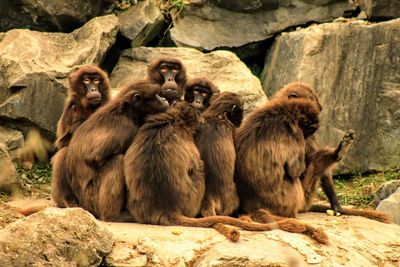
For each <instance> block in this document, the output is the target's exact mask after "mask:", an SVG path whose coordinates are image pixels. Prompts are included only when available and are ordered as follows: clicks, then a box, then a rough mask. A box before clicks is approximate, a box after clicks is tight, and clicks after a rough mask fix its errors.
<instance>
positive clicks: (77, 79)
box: [56, 65, 110, 149]
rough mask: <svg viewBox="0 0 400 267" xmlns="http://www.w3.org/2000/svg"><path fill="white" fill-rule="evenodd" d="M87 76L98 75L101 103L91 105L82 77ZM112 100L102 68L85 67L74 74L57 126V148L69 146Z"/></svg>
mask: <svg viewBox="0 0 400 267" xmlns="http://www.w3.org/2000/svg"><path fill="white" fill-rule="evenodd" d="M86 74H90V75H98V76H99V79H100V84H99V88H98V89H99V92H100V94H101V96H102V99H101V102H100V103H99V104H96V105H90V104H89V102H88V99H87V97H86V95H87V92H86V91H87V89H86V88H85V87H84V84H83V81H82V77H83V76H84V75H86ZM109 98H110V84H109V80H108V76H107V73H105V72H104V71H102V70H101V69H100V68H98V67H96V66H91V65H85V66H82V67H81V68H79V69H78V70H77V71H75V72H73V73H72V74H71V75H70V77H69V88H68V97H67V99H66V101H65V105H64V111H63V113H62V115H61V118H60V120H59V121H58V125H57V140H56V147H57V149H61V148H63V147H65V146H68V144H69V142H70V141H71V138H72V134H73V133H74V131H75V130H76V129H77V128H78V127H79V126H80V125H81V124H82V123H83V122H84V121H85V120H87V118H88V117H89V116H90V115H91V114H92V113H93V112H94V111H95V110H96V109H97V108H99V107H100V106H102V105H104V104H105V103H107V101H108V100H109Z"/></svg>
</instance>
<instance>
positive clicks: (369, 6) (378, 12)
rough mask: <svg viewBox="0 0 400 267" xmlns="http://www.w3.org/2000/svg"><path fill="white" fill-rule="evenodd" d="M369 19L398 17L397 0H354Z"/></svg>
mask: <svg viewBox="0 0 400 267" xmlns="http://www.w3.org/2000/svg"><path fill="white" fill-rule="evenodd" d="M356 3H357V4H358V5H359V7H360V9H361V10H362V11H365V12H366V13H367V16H368V18H369V19H394V18H399V17H400V1H398V0H359V1H356Z"/></svg>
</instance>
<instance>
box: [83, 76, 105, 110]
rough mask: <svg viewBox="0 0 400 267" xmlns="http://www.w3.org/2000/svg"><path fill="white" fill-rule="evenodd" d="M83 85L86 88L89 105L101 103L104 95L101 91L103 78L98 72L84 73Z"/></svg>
mask: <svg viewBox="0 0 400 267" xmlns="http://www.w3.org/2000/svg"><path fill="white" fill-rule="evenodd" d="M81 81H82V85H83V87H84V88H85V89H86V98H87V100H88V103H89V105H91V106H97V105H99V104H100V103H101V100H102V95H101V93H100V90H99V89H100V88H99V87H100V84H101V82H102V79H101V77H100V75H98V74H84V75H82V80H81Z"/></svg>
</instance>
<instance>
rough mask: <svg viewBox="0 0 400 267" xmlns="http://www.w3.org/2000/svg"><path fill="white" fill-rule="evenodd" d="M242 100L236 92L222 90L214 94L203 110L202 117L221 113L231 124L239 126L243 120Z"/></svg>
mask: <svg viewBox="0 0 400 267" xmlns="http://www.w3.org/2000/svg"><path fill="white" fill-rule="evenodd" d="M243 105H244V101H243V99H242V97H241V96H240V95H238V94H235V93H231V92H222V93H219V94H216V95H214V96H213V97H212V98H211V100H210V106H209V107H208V108H207V110H206V111H205V112H204V117H208V116H216V115H217V116H219V115H223V116H224V117H226V118H227V119H228V120H229V121H230V122H231V123H232V124H233V125H235V126H236V127H239V126H240V124H241V123H242V120H243Z"/></svg>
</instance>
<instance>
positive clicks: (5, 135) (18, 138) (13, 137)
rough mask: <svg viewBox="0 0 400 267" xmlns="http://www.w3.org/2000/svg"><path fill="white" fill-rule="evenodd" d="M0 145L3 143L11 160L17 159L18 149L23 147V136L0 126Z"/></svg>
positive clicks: (18, 132)
mask: <svg viewBox="0 0 400 267" xmlns="http://www.w3.org/2000/svg"><path fill="white" fill-rule="evenodd" d="M0 143H4V144H5V145H6V147H7V150H8V153H9V154H10V157H11V160H13V161H14V160H15V159H16V158H18V149H20V148H21V147H23V145H24V136H23V135H22V133H21V132H20V131H17V130H14V129H10V128H5V127H1V126H0Z"/></svg>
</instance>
